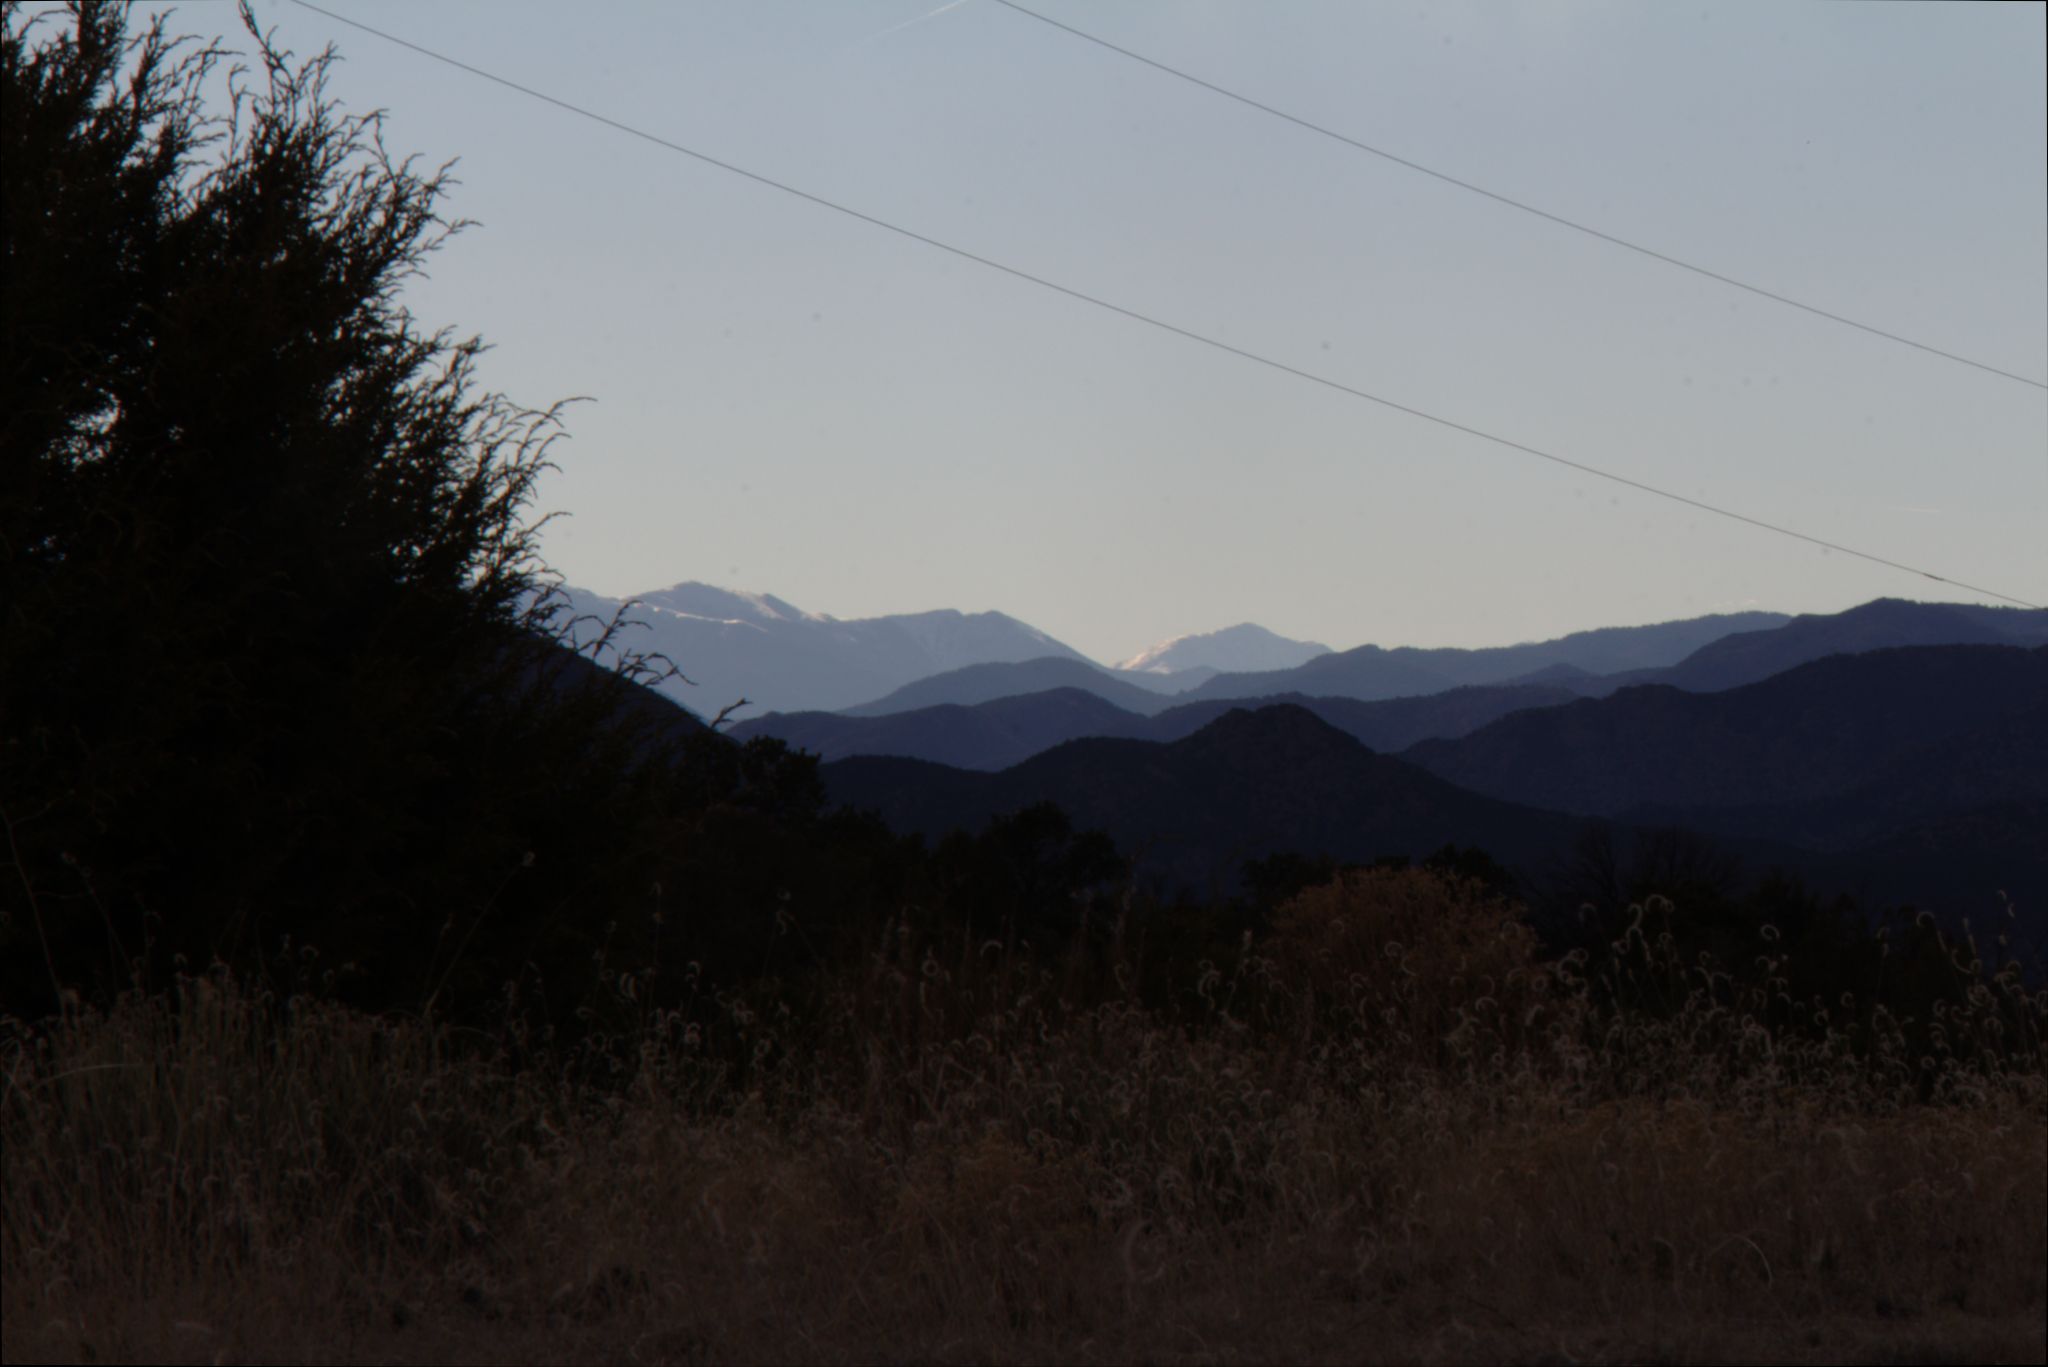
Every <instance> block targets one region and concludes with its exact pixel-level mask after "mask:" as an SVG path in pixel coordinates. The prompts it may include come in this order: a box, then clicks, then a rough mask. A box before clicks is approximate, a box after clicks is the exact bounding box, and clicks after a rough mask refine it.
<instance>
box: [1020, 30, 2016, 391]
mask: <svg viewBox="0 0 2048 1367" xmlns="http://www.w3.org/2000/svg"><path fill="white" fill-rule="evenodd" d="M995 3H996V4H998V5H1001V6H1002V7H1003V8H1004V9H1008V10H1014V11H1016V12H1017V13H1018V14H1021V15H1024V16H1025V17H1026V18H1029V19H1036V20H1037V21H1038V22H1039V23H1041V24H1044V25H1046V26H1048V27H1050V28H1056V29H1058V30H1059V31H1060V32H1062V33H1068V34H1072V35H1073V36H1074V37H1076V38H1079V39H1081V40H1082V41H1084V42H1089V43H1093V44H1095V46H1097V47H1099V48H1104V49H1106V50H1108V51H1110V52H1114V53H1116V54H1117V55H1118V56H1119V57H1128V58H1130V59H1131V60H1132V61H1134V62H1142V63H1143V64H1144V65H1146V66H1149V67H1151V68H1152V69H1153V70H1154V71H1163V72H1165V73H1166V74H1167V75H1169V76H1173V77H1177V78H1178V79H1180V80H1183V81H1186V82H1187V83H1188V84H1190V85H1198V86H1200V87H1201V88H1202V89H1204V90H1207V91H1211V92H1213V93H1215V94H1218V95H1221V96H1223V98H1225V99H1227V100H1235V101H1237V102H1238V103H1239V104H1241V105H1245V106H1246V107H1248V108H1251V109H1256V110H1258V111H1259V112H1260V113H1262V114H1270V115H1272V116H1273V117H1274V118H1276V119H1284V120H1286V121H1287V122H1288V123H1291V124H1293V125H1295V126H1296V127H1297V128H1306V129H1307V130H1308V131H1309V132H1311V133H1320V134H1322V136H1324V137H1326V138H1329V139H1331V140H1333V141H1336V142H1341V143H1343V144H1344V145H1345V146H1346V147H1354V148H1356V149H1358V150H1359V151H1361V152H1369V153H1371V154H1372V155H1373V156H1376V157H1378V158H1380V159H1381V160H1382V161H1390V162H1392V163H1393V164H1394V165H1396V166H1403V167H1406V168H1407V169H1408V170H1410V171H1416V172H1420V173H1421V174H1423V175H1425V176H1429V177H1431V178H1433V179H1436V180H1440V181H1442V182H1443V183H1444V184H1446V185H1455V186H1457V187H1458V188H1459V189H1460V190H1469V191H1471V192H1472V193H1473V194H1475V195H1484V196H1485V197H1486V198H1488V199H1490V200H1492V201H1494V202H1495V203H1496V204H1505V205H1507V206H1508V207H1509V208H1510V209H1520V210H1521V211H1522V212H1523V213H1525V214H1534V215H1535V216H1536V217H1538V218H1541V219H1547V220H1548V221H1550V222H1552V223H1555V224H1557V225H1558V226H1559V227H1564V228H1570V229H1571V230H1572V231H1573V232H1576V233H1584V234H1585V235H1586V236H1588V237H1597V238H1599V239H1600V240H1601V241H1602V242H1607V243H1611V244H1612V245H1614V246H1617V247H1623V248H1626V249H1627V250H1629V251H1632V252H1635V253H1636V254H1637V255H1639V256H1647V257H1649V258H1650V259H1651V260H1652V261H1662V262H1663V263H1664V264H1665V265H1667V266H1676V267H1678V269H1680V270H1682V271H1691V272H1692V273H1693V274H1694V275H1699V276H1705V277H1706V278H1707V279H1709V280H1714V281H1718V282H1719V283H1721V284H1723V285H1729V286H1732V287H1733V288H1735V289H1738V290H1746V291H1748V292H1749V293H1751V294H1754V295H1756V296H1758V297H1759V298H1763V299H1769V300H1771V301H1772V302H1774V303H1779V304H1783V305H1785V306H1786V307H1788V308H1795V309H1799V310H1801V311H1802V312H1805V313H1810V314H1813V315H1814V316H1815V317H1817V318H1825V319H1827V320H1828V321H1829V322H1833V323H1840V324H1842V325H1843V326H1844V327H1852V328H1855V329H1856V330H1857V331H1859V332H1867V333H1869V334H1870V335H1871V336H1873V337H1882V338H1884V339H1885V340H1886V341H1888V342H1897V343H1898V344H1899V345H1900V346H1909V347H1912V348H1913V349H1914V350H1916V351H1924V352H1927V353H1928V354H1929V355H1931V356H1939V357H1941V358H1942V359H1943V360H1947V361H1954V362H1956V363H1957V364H1958V365H1966V366H1971V367H1973V368H1975V369H1977V370H1981V371H1984V372H1985V373H1987V374H1990V375H1997V376H1999V377H2000V378H2002V379H2007V380H2016V381H2018V382H2019V383H2021V384H2026V385H2032V386H2033V387H2034V388H2036V389H2048V383H2043V382H2042V381H2040V380H2036V379H2033V378H2031V377H2029V376H2026V375H2016V374H2014V373H2013V372H2012V371H2010V370H2000V369H1999V368H1998V367H1997V366H1995V365H1986V364H1985V363H1984V362H1982V361H1973V360H1971V359H1970V358H1969V357H1967V356H1958V355H1957V354H1956V353H1954V352H1953V351H1943V350H1942V349H1941V348H1940V347H1936V346H1929V345H1927V343H1925V342H1916V341H1914V340H1913V339H1912V338H1910V337H1901V336H1900V335H1899V334H1898V333H1896V332H1887V331H1885V330H1884V329H1883V328H1880V327H1872V326H1871V325H1870V324H1868V323H1859V322H1857V321H1856V320H1855V319H1854V318H1844V317H1843V316H1842V315H1841V314H1839V313H1830V312H1828V311H1827V310H1826V309H1824V308H1816V307H1815V306H1814V305H1812V304H1802V303H1801V302H1800V301H1799V300H1797V299H1793V298H1789V297H1787V296H1786V295H1782V294H1777V293H1774V292H1772V291H1771V290H1767V289H1764V288H1762V287H1761V286H1758V285H1751V284H1746V283H1744V282H1743V281H1740V280H1737V279H1735V278H1734V277H1733V276H1727V275H1722V274H1721V273H1720V272H1719V271H1711V270H1708V269H1707V268H1706V267H1705V266H1695V265H1693V264H1692V263H1691V262H1690V261H1681V260H1679V259H1678V258H1677V257H1675V256H1667V255H1665V254H1664V253H1663V252H1660V251H1655V250H1653V249H1651V248H1649V247H1645V246H1643V245H1641V244H1640V243H1636V242H1630V241H1629V240H1628V239H1627V238H1622V237H1616V236H1615V235H1614V234H1612V233H1604V232H1601V231H1600V230H1599V229H1598V228H1591V227H1588V226H1586V225H1585V224H1583V223H1577V222H1574V221H1573V220H1571V219H1569V218H1566V217H1564V216H1563V215H1561V214H1553V213H1551V212H1550V211H1548V210H1547V209H1539V208H1537V207H1536V206H1535V205H1533V204H1525V203H1523V202H1522V201H1521V200H1519V199H1511V198H1509V197H1508V196H1507V195H1503V194H1500V193H1498V192H1497V191H1493V190H1489V189H1487V188H1486V187H1485V186H1483V185H1474V184H1473V183H1472V182H1471V181H1469V180H1460V179H1458V178H1457V177H1456V176H1453V175H1447V174H1445V173H1444V172H1442V171H1438V170H1434V169H1432V168H1431V167H1428V166H1424V165H1423V164H1422V163H1421V162H1417V161H1410V160H1408V159H1407V158H1406V157H1400V156H1396V155H1395V154H1394V153H1392V152H1389V151H1387V150H1386V149H1385V148H1383V147H1374V146H1373V145H1372V144H1371V143H1366V142H1360V141H1359V140H1358V139H1357V138H1352V137H1346V136H1345V135H1344V134H1342V133H1339V132H1337V131H1336V130H1335V129H1332V128H1326V127H1324V126H1323V125H1322V124H1319V123H1312V122H1310V121H1309V120H1307V119H1304V118H1300V117H1298V116H1296V115H1293V114H1290V113H1288V112H1287V111H1286V110H1284V109H1275V108H1274V107H1273V106H1272V105H1270V104H1262V103H1260V102H1259V101H1258V100H1255V99H1252V98H1251V97H1250V96H1249V95H1240V94H1238V93H1237V92H1236V91H1235V90H1228V89H1225V88H1224V87H1223V86H1220V85H1217V84H1216V83H1215V82H1213V81H1205V80H1203V79H1202V78H1201V77H1200V76H1194V75H1190V74H1189V73H1187V72H1185V71H1182V70H1181V69H1180V68H1179V67H1172V66H1168V65H1167V64H1166V63H1164V62H1161V61H1158V60H1155V59H1154V58H1151V57H1147V56H1146V55H1145V54H1144V53H1142V52H1133V51H1131V50H1130V49H1129V48H1127V47H1118V46H1117V45H1116V44H1115V43H1112V42H1110V41H1109V40H1108V39H1106V38H1098V37H1096V36H1095V35H1094V34H1092V33H1089V32H1087V31H1085V30H1083V29H1078V28H1075V27H1074V26H1073V25H1072V24H1064V23H1061V22H1060V21H1059V20H1057V19H1053V18H1050V17H1048V16H1047V15H1043V14H1040V13H1039V12H1038V11H1037V10H1034V9H1026V8H1025V7H1024V6H1023V5H1020V4H1018V3H1017V0H995Z"/></svg>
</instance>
